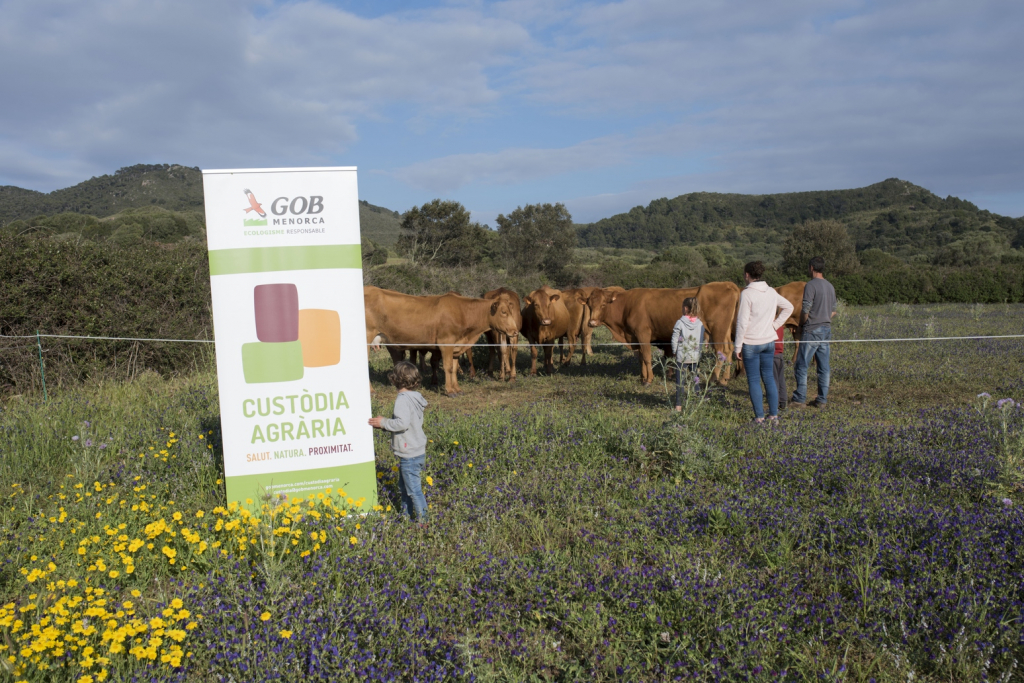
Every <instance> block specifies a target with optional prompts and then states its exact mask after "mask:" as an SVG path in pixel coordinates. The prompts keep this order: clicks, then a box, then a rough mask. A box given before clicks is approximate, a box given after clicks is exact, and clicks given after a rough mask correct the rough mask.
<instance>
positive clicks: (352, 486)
mask: <svg viewBox="0 0 1024 683" xmlns="http://www.w3.org/2000/svg"><path fill="white" fill-rule="evenodd" d="M267 450H270V449H267ZM226 479H227V481H226V482H225V483H226V493H227V499H228V502H231V501H238V502H239V503H244V502H245V501H246V499H251V500H252V501H253V509H254V510H259V507H260V504H261V502H264V501H265V500H267V499H268V497H273V496H276V495H278V494H282V493H283V494H285V495H287V496H288V497H290V498H308V497H309V496H310V495H314V496H315V495H316V494H317V493H321V492H324V491H326V490H327V489H331V490H332V492H333V493H334V494H337V492H338V490H339V489H340V490H343V491H344V492H345V495H346V497H348V498H352V499H353V500H354V501H355V500H359V499H360V498H363V499H365V500H364V501H363V508H364V509H366V510H369V509H371V508H372V507H373V506H374V505H376V504H377V465H376V463H375V462H374V461H372V460H371V461H369V462H360V463H355V464H352V465H338V466H336V467H323V468H319V469H312V470H291V471H289V472H274V473H267V474H243V475H238V476H234V477H227V478H226ZM325 481H329V482H330V483H323V482H325Z"/></svg>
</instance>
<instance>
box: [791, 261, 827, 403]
mask: <svg viewBox="0 0 1024 683" xmlns="http://www.w3.org/2000/svg"><path fill="white" fill-rule="evenodd" d="M809 265H810V275H811V279H810V281H809V282H808V283H807V285H806V286H805V287H804V301H803V309H802V310H801V312H800V347H799V350H798V351H797V355H796V364H795V365H794V366H793V374H794V375H796V391H794V392H793V398H792V399H790V405H792V406H794V407H796V408H802V407H806V405H807V370H808V368H809V367H810V364H811V357H812V356H813V357H814V360H815V361H816V362H817V364H818V397H817V398H816V399H815V400H814V405H815V406H817V407H819V408H822V407H824V406H825V401H826V400H827V399H828V380H829V375H830V371H829V367H828V357H829V340H831V339H832V316H834V315H835V314H836V290H835V288H834V287H832V283H831V282H829V281H828V280H826V279H825V274H824V271H825V259H823V258H821V257H820V256H815V257H814V258H812V259H811V262H810V264H809Z"/></svg>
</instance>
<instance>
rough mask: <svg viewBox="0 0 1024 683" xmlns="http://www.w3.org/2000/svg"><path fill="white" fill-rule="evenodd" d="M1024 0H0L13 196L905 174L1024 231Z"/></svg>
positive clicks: (511, 202)
mask: <svg viewBox="0 0 1024 683" xmlns="http://www.w3.org/2000/svg"><path fill="white" fill-rule="evenodd" d="M1022 33H1024V3H1022V2H1020V0H972V2H964V1H963V0H955V1H949V0H887V1H884V2H873V1H867V0H819V1H812V0H773V1H772V2H765V1H764V0H734V1H731V2H724V1H721V0H700V1H693V2H691V1H690V0H621V1H618V2H600V1H597V0H594V1H573V0H504V1H501V2H484V1H472V0H464V1H458V0H452V1H449V2H443V1H434V2H428V1H426V0H411V1H409V2H394V1H391V0H334V1H328V0H313V1H308V2H278V1H274V0H201V1H197V2H194V1H192V0H167V1H165V0H94V1H89V0H0V64H3V65H4V68H3V69H2V70H0V93H2V98H3V106H0V185H16V186H19V187H24V188H30V189H34V190H39V191H44V192H49V191H51V190H54V189H57V188H62V187H67V186H70V185H74V184H77V183H79V182H81V181H83V180H86V179H88V178H90V177H92V176H99V175H103V174H107V173H113V172H114V171H115V170H116V169H118V168H120V167H123V166H130V165H133V164H137V163H177V164H183V165H187V166H199V167H201V168H256V167H288V166H358V167H359V186H360V196H361V198H362V199H366V200H368V201H369V202H371V203H373V204H378V205H382V206H386V207H388V208H391V209H395V210H398V211H405V210H407V209H409V208H410V207H412V206H416V205H420V204H423V203H424V202H427V201H430V200H431V199H433V198H435V197H442V198H446V199H456V200H458V201H460V202H462V203H463V204H464V205H465V206H466V207H467V208H468V209H470V210H471V211H472V212H473V216H474V218H475V219H477V220H479V221H481V222H484V223H488V224H491V225H493V224H494V218H495V216H497V215H498V214H499V213H507V212H509V211H512V210H514V209H515V208H516V207H517V206H521V205H525V204H533V203H540V202H552V203H553V202H563V203H564V204H565V205H566V206H567V207H568V209H569V210H570V212H571V213H572V215H573V217H574V219H575V220H576V221H577V222H590V221H594V220H597V219H600V218H603V217H606V216H609V215H612V214H615V213H618V212H622V211H628V210H629V209H630V208H631V207H633V206H637V205H641V204H642V205H646V204H648V203H649V202H650V201H651V200H653V199H656V198H659V197H675V196H677V195H680V194H685V193H687V192H696V191H710V192H742V193H757V194H763V193H777V192H796V191H806V190H829V189H845V188H852V187H863V186H865V185H870V184H872V183H876V182H879V181H881V180H884V179H886V178H891V177H898V178H901V179H903V180H909V181H911V182H913V183H915V184H917V185H921V186H923V187H926V188H928V189H930V190H931V191H933V192H935V193H936V194H938V195H940V196H946V195H949V194H952V195H954V196H959V197H961V198H964V199H969V200H971V201H973V202H974V203H976V204H977V205H978V206H980V207H981V208H983V209H989V210H990V211H993V212H996V213H1000V214H1003V215H1010V216H1014V217H1017V216H1022V215H1024V125H1022V124H1024V68H1022V67H1024V40H1021V39H1020V36H1021V35H1022Z"/></svg>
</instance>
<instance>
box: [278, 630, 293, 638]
mask: <svg viewBox="0 0 1024 683" xmlns="http://www.w3.org/2000/svg"><path fill="white" fill-rule="evenodd" d="M278 635H279V636H281V637H282V638H285V639H288V638H291V637H292V632H291V631H289V630H288V629H282V630H281V631H279V632H278Z"/></svg>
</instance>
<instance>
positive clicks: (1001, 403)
mask: <svg viewBox="0 0 1024 683" xmlns="http://www.w3.org/2000/svg"><path fill="white" fill-rule="evenodd" d="M1013 404H1014V401H1013V399H1012V398H1001V399H999V400H998V401H996V407H997V408H1002V407H1003V406H1005V405H1009V406H1010V407H1011V408H1012V407H1013Z"/></svg>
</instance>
